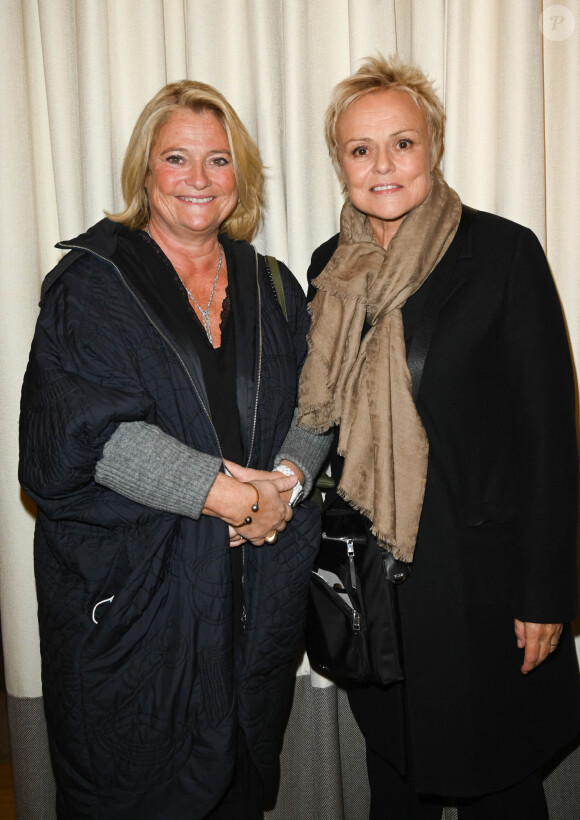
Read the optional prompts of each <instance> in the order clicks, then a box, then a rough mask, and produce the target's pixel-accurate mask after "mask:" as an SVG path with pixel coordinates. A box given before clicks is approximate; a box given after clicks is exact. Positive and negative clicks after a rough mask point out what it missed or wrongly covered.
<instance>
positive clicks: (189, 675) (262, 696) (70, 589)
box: [19, 220, 320, 820]
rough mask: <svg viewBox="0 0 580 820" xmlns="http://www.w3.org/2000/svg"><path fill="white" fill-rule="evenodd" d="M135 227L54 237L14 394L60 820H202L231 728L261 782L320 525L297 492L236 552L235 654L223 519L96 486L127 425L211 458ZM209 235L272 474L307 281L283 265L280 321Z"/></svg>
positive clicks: (210, 439)
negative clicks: (58, 251) (266, 536)
mask: <svg viewBox="0 0 580 820" xmlns="http://www.w3.org/2000/svg"><path fill="white" fill-rule="evenodd" d="M134 234H135V232H131V231H129V230H128V229H126V228H124V227H122V226H121V225H119V224H118V223H113V222H111V221H109V220H102V221H101V222H100V223H98V224H97V225H96V226H94V227H93V228H92V229H91V230H90V231H88V232H87V233H86V234H84V235H82V236H80V237H77V238H76V239H75V240H72V241H71V242H68V243H64V244H63V245H61V247H65V248H72V249H74V248H76V249H77V251H76V252H75V251H74V250H73V251H72V252H71V254H69V255H68V256H67V257H65V259H64V260H63V262H62V263H61V264H59V266H57V268H56V269H55V270H54V271H53V272H52V273H51V274H49V275H48V277H47V279H46V280H45V284H44V286H43V300H42V309H41V313H40V316H39V319H38V322H37V326H36V332H35V335H34V340H33V343H32V349H31V354H30V361H29V365H28V368H27V371H26V377H25V380H24V386H23V391H22V409H21V417H20V445H21V449H20V473H19V474H20V481H21V483H22V485H23V487H24V489H25V490H26V492H27V493H28V494H29V495H30V496H31V497H32V498H33V499H34V500H35V501H36V503H37V505H38V518H37V524H36V533H35V571H36V582H37V591H38V603H39V622H40V638H41V655H42V678H43V693H44V704H45V710H46V716H47V724H48V733H49V741H50V751H51V758H52V763H53V768H54V771H55V776H56V781H57V811H58V816H59V818H62V820H65V818H66V820H69V818H74V819H75V820H78V818H85V819H86V820H88V819H89V818H95V819H96V818H99V820H161V819H162V818H163V820H166V819H167V820H185V818H187V820H201V818H203V817H206V815H207V814H208V812H209V811H210V810H211V809H212V808H213V807H214V806H215V805H216V804H217V802H218V801H219V800H220V798H221V797H222V795H223V793H224V792H225V790H226V789H227V787H228V785H229V783H230V781H231V777H232V773H233V769H234V764H235V759H236V741H237V734H238V731H239V728H240V729H241V731H243V733H244V735H245V738H246V743H247V746H248V749H249V753H250V755H251V757H252V759H253V761H254V763H255V765H256V768H257V769H258V771H259V773H260V775H261V778H262V781H263V784H264V789H265V791H266V793H269V792H272V790H273V789H274V788H275V786H276V782H277V775H278V754H279V751H280V747H281V743H282V731H283V727H284V725H285V722H286V719H287V717H288V713H289V710H290V704H291V698H292V692H293V685H294V676H295V662H296V655H297V653H298V652H299V650H300V648H301V645H302V633H303V625H304V618H305V609H306V600H307V592H308V578H309V574H310V566H311V564H312V560H313V558H314V555H315V554H316V549H317V543H318V535H319V530H320V526H319V519H320V515H319V513H318V511H317V510H316V509H315V508H313V506H312V505H308V504H304V505H300V506H299V507H298V508H296V510H295V512H294V516H293V519H292V521H291V522H290V523H289V525H288V527H287V529H286V530H285V531H284V532H283V533H280V536H279V539H278V542H277V544H276V547H275V548H272V549H265V548H258V547H253V546H252V545H251V544H248V545H247V546H246V547H244V609H245V616H246V617H245V621H244V627H243V630H242V635H241V638H240V640H239V642H238V644H237V646H236V649H235V652H234V649H233V634H234V623H233V619H234V612H233V605H232V572H231V564H230V547H229V536H228V527H227V524H225V523H224V522H223V521H222V520H221V519H219V518H212V517H210V516H201V517H200V518H199V519H198V520H194V519H193V518H186V517H182V516H179V515H176V514H173V513H171V512H165V511H163V510H158V509H154V508H152V507H148V506H144V505H142V504H139V503H137V502H136V501H132V500H130V499H129V498H124V497H123V496H121V495H119V494H117V493H115V492H113V491H112V490H110V489H108V488H107V487H104V486H101V485H99V484H97V483H96V482H95V479H94V473H95V465H96V463H97V461H98V460H99V458H100V457H101V454H102V450H103V446H104V444H105V443H106V442H107V441H108V440H109V439H110V436H111V434H112V432H113V431H114V429H115V428H116V426H117V425H118V423H119V422H121V421H125V422H131V421H138V420H144V421H147V422H149V423H151V424H155V425H157V426H158V427H160V428H161V429H162V430H164V431H165V432H166V433H168V434H170V435H172V436H174V437H175V438H177V439H178V440H179V441H182V442H183V443H185V444H187V445H188V446H190V447H192V448H194V449H196V450H199V451H200V452H205V453H210V454H212V455H215V456H218V457H219V456H220V455H221V451H220V444H219V441H218V439H217V435H216V432H215V430H214V427H213V423H212V419H211V416H210V412H209V410H208V407H209V402H208V399H207V395H206V389H205V382H204V379H203V373H202V371H201V367H200V363H199V357H198V355H197V353H196V349H195V345H194V343H193V340H192V334H191V332H190V330H191V324H190V322H191V317H190V314H189V309H188V305H187V299H186V297H185V295H184V294H183V293H182V290H183V289H182V287H181V285H180V284H179V282H178V280H177V278H176V277H174V276H172V275H171V273H170V272H169V266H167V267H165V266H161V268H160V271H158V272H156V273H153V270H152V269H151V268H150V267H148V265H147V263H146V262H145V261H144V259H143V258H142V256H141V255H140V254H139V252H138V247H139V242H138V240H136V239H135V236H134ZM220 240H221V242H222V244H223V246H224V251H225V254H226V258H227V263H228V279H229V293H230V299H231V303H232V319H233V322H234V329H235V336H236V395H235V396H232V398H231V407H232V416H233V417H234V419H235V414H236V412H237V415H238V420H239V428H240V437H241V443H242V448H243V452H244V463H245V464H247V466H250V467H256V468H262V469H271V468H272V466H273V460H274V458H275V456H276V454H277V453H278V452H279V450H280V447H281V445H282V442H283V441H284V437H285V435H286V432H287V430H288V428H289V426H290V423H291V420H292V414H293V408H294V405H295V397H296V390H297V385H298V376H299V372H300V368H301V366H302V362H303V360H304V357H305V355H306V332H307V329H308V321H309V320H308V314H307V311H306V302H305V298H304V293H303V291H302V289H301V288H300V285H299V284H298V282H297V281H296V280H295V279H294V277H293V276H292V275H291V274H290V272H289V271H288V270H287V269H286V268H285V267H284V266H283V265H281V274H282V279H283V285H284V291H285V297H286V305H287V311H288V321H286V319H285V318H284V316H283V314H282V311H281V309H280V305H279V303H278V301H277V299H276V296H275V294H274V292H273V288H272V287H271V284H270V282H269V280H268V277H267V274H266V268H265V264H264V260H263V258H262V257H259V256H258V254H257V253H256V252H255V250H254V249H253V248H252V247H251V245H248V243H246V242H237V241H232V240H230V239H228V237H227V236H225V235H224V236H221V237H220ZM96 612H98V615H97V616H95V613H96ZM238 727H239V728H238Z"/></svg>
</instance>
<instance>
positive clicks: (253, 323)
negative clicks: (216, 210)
mask: <svg viewBox="0 0 580 820" xmlns="http://www.w3.org/2000/svg"><path fill="white" fill-rule="evenodd" d="M220 241H221V242H222V244H223V246H224V248H225V252H226V261H227V265H228V283H229V289H230V299H231V303H232V313H233V318H234V332H235V337H236V402H237V406H238V417H239V422H240V434H241V439H242V447H243V451H244V464H248V462H249V460H251V458H252V454H253V453H252V450H253V441H254V424H255V418H256V407H257V401H258V395H257V391H258V390H259V378H260V361H261V352H262V351H261V347H262V341H261V340H262V317H261V296H260V289H259V285H258V254H257V253H256V251H255V249H254V248H253V246H252V245H249V244H248V243H247V242H236V241H231V240H228V239H227V237H224V236H220Z"/></svg>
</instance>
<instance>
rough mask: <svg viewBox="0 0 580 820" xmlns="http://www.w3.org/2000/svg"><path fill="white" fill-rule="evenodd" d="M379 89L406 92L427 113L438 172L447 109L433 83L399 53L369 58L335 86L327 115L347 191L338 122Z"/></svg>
mask: <svg viewBox="0 0 580 820" xmlns="http://www.w3.org/2000/svg"><path fill="white" fill-rule="evenodd" d="M379 91H404V92H405V93H406V94H409V96H410V97H412V98H413V100H414V101H415V103H416V104H417V105H418V106H419V108H421V109H422V110H423V111H424V112H425V116H426V117H427V127H428V129H429V138H430V141H431V162H432V165H433V168H434V170H435V171H437V173H441V169H440V168H439V163H440V162H441V157H442V156H443V148H444V139H445V111H444V109H443V103H442V102H441V100H440V99H439V96H438V95H437V92H436V91H435V88H434V87H433V84H432V83H431V81H430V80H429V79H428V77H427V76H426V75H425V74H424V73H423V72H422V71H421V69H420V68H418V67H417V66H415V65H411V64H408V63H403V62H402V61H401V60H400V59H399V57H398V56H397V55H392V56H390V57H387V58H385V57H383V56H381V55H379V56H377V57H367V58H366V59H365V60H364V61H363V63H362V65H361V67H360V68H359V69H358V71H356V72H355V73H354V74H351V76H350V77H347V78H346V79H345V80H342V81H341V82H340V83H338V85H336V86H335V88H334V90H333V92H332V95H331V98H330V105H329V106H328V108H327V109H326V114H325V117H324V135H325V137H326V144H327V145H328V151H329V153H330V157H331V159H332V163H333V165H334V168H335V170H336V173H337V174H338V177H339V179H340V180H341V182H342V184H343V191H346V184H345V181H344V176H343V173H342V168H341V165H340V161H339V158H338V142H337V136H336V125H337V122H338V118H339V117H340V115H341V114H343V113H344V112H345V111H346V109H347V108H348V107H349V105H351V104H352V103H353V102H355V101H356V100H359V99H360V98H361V97H364V96H365V95H366V94H373V93H377V92H379Z"/></svg>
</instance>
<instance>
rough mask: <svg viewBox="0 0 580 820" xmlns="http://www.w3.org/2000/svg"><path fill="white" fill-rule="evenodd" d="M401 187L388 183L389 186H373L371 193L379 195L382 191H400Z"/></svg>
mask: <svg viewBox="0 0 580 820" xmlns="http://www.w3.org/2000/svg"><path fill="white" fill-rule="evenodd" d="M402 187H403V186H402V185H396V184H393V183H390V184H389V185H375V186H374V187H373V188H371V193H373V194H377V193H378V194H380V193H382V192H383V191H400V190H401V188H402Z"/></svg>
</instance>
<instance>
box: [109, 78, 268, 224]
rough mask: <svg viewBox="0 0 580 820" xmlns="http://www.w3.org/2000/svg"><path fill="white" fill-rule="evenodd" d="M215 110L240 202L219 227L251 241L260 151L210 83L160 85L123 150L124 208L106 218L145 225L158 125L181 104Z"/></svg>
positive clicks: (260, 188)
mask: <svg viewBox="0 0 580 820" xmlns="http://www.w3.org/2000/svg"><path fill="white" fill-rule="evenodd" d="M184 108H189V109H190V110H191V111H195V112H202V111H211V112H212V113H215V115H216V117H217V119H218V120H219V122H220V123H221V125H222V127H223V129H224V131H225V132H226V135H227V138H228V142H229V145H230V149H231V152H232V157H233V166H234V174H235V178H236V186H237V189H238V203H237V205H236V207H235V208H234V210H233V211H232V213H231V214H230V215H229V216H228V217H227V219H225V220H224V222H223V224H222V225H221V226H220V230H221V231H226V232H227V234H228V236H230V237H231V238H232V239H245V240H250V239H251V238H252V236H253V235H254V233H255V231H256V228H257V227H258V224H259V222H260V217H261V213H262V204H263V196H264V175H263V166H262V160H261V159H260V152H259V151H258V148H257V146H256V144H255V143H254V141H253V140H252V138H251V137H250V135H249V134H248V132H247V130H246V128H245V127H244V125H243V123H242V121H241V120H240V118H239V117H238V115H237V114H236V112H235V111H234V109H233V108H232V106H231V105H230V104H229V102H228V101H227V100H226V98H225V97H224V96H223V95H222V94H220V92H219V91H217V90H216V89H215V88H213V87H212V86H211V85H206V84H205V83H199V82H194V81H193V80H180V81H179V82H176V83H169V85H166V86H164V88H162V89H161V90H160V91H158V92H157V94H156V95H155V96H154V97H153V98H152V99H151V100H150V101H149V102H148V103H147V105H146V106H145V108H144V109H143V111H142V112H141V114H140V116H139V119H138V120H137V122H136V123H135V127H134V128H133V133H132V134H131V139H130V140H129V144H128V146H127V150H126V152H125V159H124V161H123V169H122V171H121V186H122V190H123V198H124V200H125V210H124V211H121V212H120V213H117V214H108V213H107V216H108V217H109V219H112V220H114V221H115V222H122V223H123V225H126V226H127V227H128V228H132V229H136V228H145V227H146V226H147V223H148V222H149V202H148V199H147V192H146V191H145V180H146V177H147V174H148V172H149V157H150V154H151V148H152V146H153V143H154V142H155V139H156V137H157V135H158V133H159V131H160V129H161V128H162V127H163V126H164V125H165V124H166V123H167V122H168V120H169V119H170V118H171V116H172V115H173V114H174V113H175V112H176V111H179V110H180V109H184Z"/></svg>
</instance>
